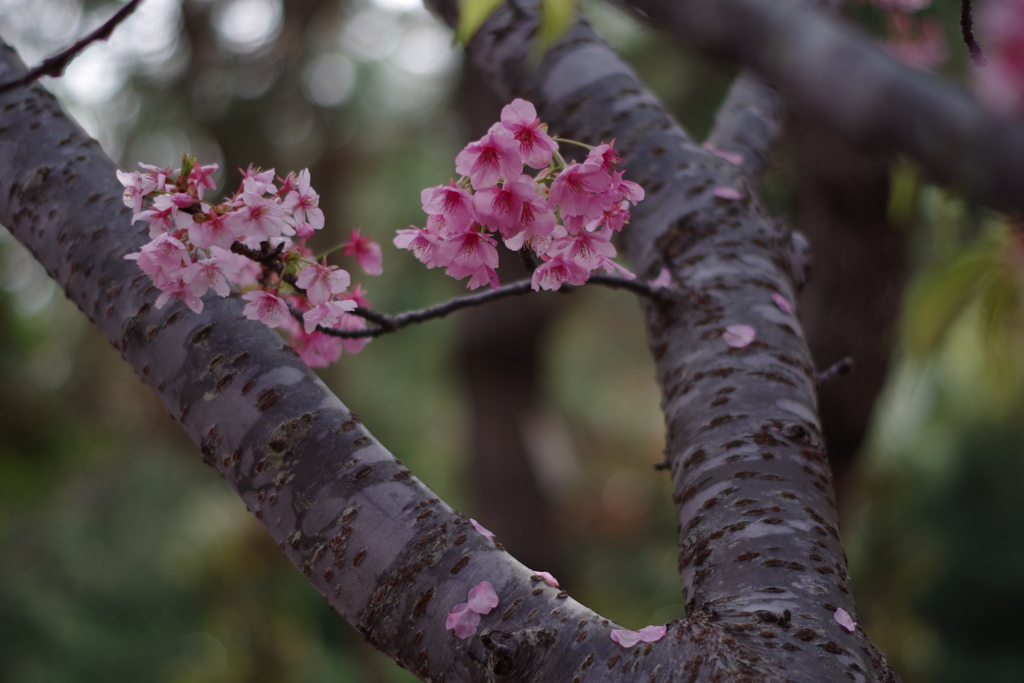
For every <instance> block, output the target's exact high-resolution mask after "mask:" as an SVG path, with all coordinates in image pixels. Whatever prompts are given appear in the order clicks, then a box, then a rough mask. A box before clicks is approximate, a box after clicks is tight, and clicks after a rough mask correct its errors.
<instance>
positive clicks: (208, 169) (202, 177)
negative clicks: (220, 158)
mask: <svg viewBox="0 0 1024 683" xmlns="http://www.w3.org/2000/svg"><path fill="white" fill-rule="evenodd" d="M219 168H220V166H219V165H218V164H210V165H209V166H200V165H199V164H196V165H195V166H193V167H192V172H191V173H189V175H188V186H189V189H190V190H192V191H194V192H195V194H196V197H198V198H199V199H202V198H203V193H204V192H205V191H206V190H216V189H217V185H216V183H214V182H213V178H211V177H210V176H212V175H213V174H214V173H216V172H217V169H219Z"/></svg>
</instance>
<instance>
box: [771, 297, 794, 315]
mask: <svg viewBox="0 0 1024 683" xmlns="http://www.w3.org/2000/svg"><path fill="white" fill-rule="evenodd" d="M772 301H774V302H775V305H776V306H778V307H779V310H780V311H782V312H783V313H788V314H792V313H793V307H792V306H791V305H790V303H789V299H787V298H786V297H784V296H782V295H781V294H779V293H778V292H774V293H773V294H772Z"/></svg>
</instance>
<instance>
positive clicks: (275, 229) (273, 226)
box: [225, 192, 295, 249]
mask: <svg viewBox="0 0 1024 683" xmlns="http://www.w3.org/2000/svg"><path fill="white" fill-rule="evenodd" d="M241 199H242V205H241V206H239V207H238V209H236V210H235V211H232V212H231V213H229V214H228V215H227V218H226V219H225V220H226V222H227V225H228V226H229V227H230V228H231V229H232V230H233V231H234V233H235V234H236V235H238V237H239V241H241V242H242V244H244V245H245V246H247V247H249V248H250V249H257V248H259V246H260V243H261V242H266V241H268V240H269V239H270V238H271V237H277V236H278V235H281V234H285V235H294V234H295V230H294V229H293V228H292V227H291V226H290V225H288V224H287V223H286V222H285V220H284V209H282V208H281V205H280V204H278V203H277V202H276V201H274V200H272V199H264V198H263V196H262V195H260V194H256V193H254V192H243V193H242V197H241Z"/></svg>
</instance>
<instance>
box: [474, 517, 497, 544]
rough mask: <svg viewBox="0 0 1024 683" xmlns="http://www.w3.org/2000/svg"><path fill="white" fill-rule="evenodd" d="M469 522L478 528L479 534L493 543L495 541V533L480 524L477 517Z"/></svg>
mask: <svg viewBox="0 0 1024 683" xmlns="http://www.w3.org/2000/svg"><path fill="white" fill-rule="evenodd" d="M469 523H470V524H472V525H473V528H474V529H476V531H477V533H478V534H480V535H481V536H483V537H484V538H486V539H487V540H488V541H490V542H491V543H494V534H492V533H491V532H490V531H488V530H487V529H485V528H484V527H483V525H482V524H480V522H478V521H476V520H475V519H472V518H470V520H469Z"/></svg>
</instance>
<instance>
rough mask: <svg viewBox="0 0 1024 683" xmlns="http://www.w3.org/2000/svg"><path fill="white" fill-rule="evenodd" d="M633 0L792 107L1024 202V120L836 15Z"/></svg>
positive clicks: (973, 192) (945, 175)
mask: <svg viewBox="0 0 1024 683" xmlns="http://www.w3.org/2000/svg"><path fill="white" fill-rule="evenodd" d="M626 5H627V6H628V7H630V8H633V9H636V10H639V13H640V14H641V15H642V16H643V17H644V18H645V19H648V20H650V21H652V22H653V23H654V24H655V25H656V26H657V27H659V28H661V29H664V30H667V31H670V32H671V33H672V34H673V35H675V36H676V37H678V38H680V39H682V40H685V41H687V42H691V43H694V44H695V45H697V46H698V47H701V48H703V49H705V50H707V51H708V52H711V53H714V54H717V55H721V56H725V57H728V58H731V59H734V60H736V61H738V62H740V63H743V64H745V65H747V66H748V67H750V68H751V69H752V70H753V71H755V72H757V73H758V74H759V75H760V76H761V77H762V78H763V79H764V80H765V81H766V82H768V83H771V84H773V85H774V86H776V87H778V88H779V89H780V91H781V92H782V93H783V95H784V96H785V97H786V99H787V101H788V102H789V103H790V105H791V106H793V107H798V108H800V109H801V110H802V111H803V112H805V113H806V114H808V115H812V116H816V117H820V118H821V119H822V120H824V121H826V122H827V123H828V124H829V125H830V126H831V127H833V128H834V129H836V130H837V131H838V132H840V133H842V134H844V135H845V136H847V137H849V138H852V139H854V140H858V141H861V142H864V143H867V144H870V145H872V146H875V147H878V148H882V149H888V150H892V151H895V152H901V153H904V154H907V155H908V156H910V157H911V158H913V159H914V160H916V161H917V162H918V163H920V164H921V165H922V166H923V167H924V168H925V169H926V170H927V171H928V172H930V173H931V174H933V175H934V176H935V177H936V178H937V179H938V180H939V181H941V182H944V183H949V184H951V185H954V186H956V187H957V188H959V189H960V190H961V191H963V192H964V193H965V194H966V195H967V196H968V197H969V198H970V199H973V200H975V201H977V202H980V203H983V204H988V205H990V206H993V207H995V208H998V209H1003V210H1017V209H1022V208H1024V193H1021V191H1020V188H1021V187H1024V123H1022V122H1021V121H1020V120H1019V119H1008V118H1002V117H998V116H996V115H994V114H992V113H989V112H988V111H986V110H985V109H983V108H982V107H981V106H980V105H979V104H978V103H977V102H976V101H975V100H974V99H973V98H971V97H970V96H968V95H967V94H966V93H965V92H964V91H963V90H962V89H960V88H959V87H956V86H954V85H952V84H950V83H949V82H948V81H946V80H944V79H942V78H940V77H938V76H935V75H933V74H930V73H926V72H923V71H918V70H915V69H912V68H910V67H908V66H906V65H904V64H901V63H900V62H897V61H896V60H895V59H893V58H891V57H889V56H888V55H887V54H885V53H884V52H883V51H882V50H881V49H880V48H879V47H878V46H877V45H876V44H875V43H874V41H873V40H872V39H871V38H869V37H868V36H866V35H864V34H862V33H860V32H859V31H857V30H855V29H854V28H852V27H850V26H849V25H846V24H844V23H842V22H840V21H839V20H837V19H836V18H835V17H832V16H828V15H826V14H825V13H824V12H822V11H821V10H819V9H816V8H814V7H810V6H808V5H806V4H802V3H799V2H777V1H776V0H716V2H706V1H705V0H671V1H670V0H626Z"/></svg>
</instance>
